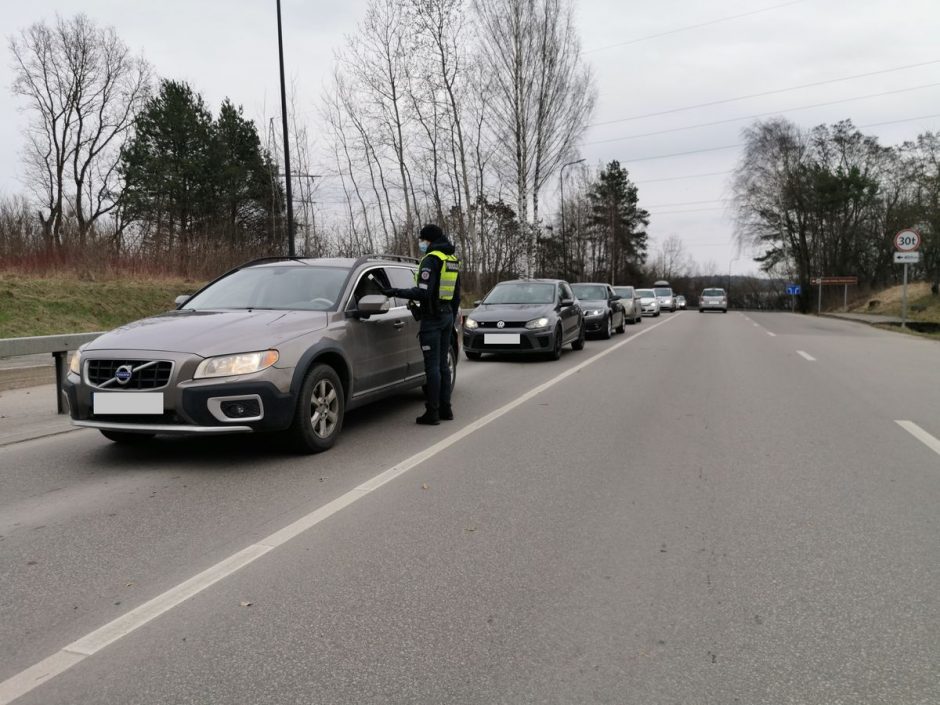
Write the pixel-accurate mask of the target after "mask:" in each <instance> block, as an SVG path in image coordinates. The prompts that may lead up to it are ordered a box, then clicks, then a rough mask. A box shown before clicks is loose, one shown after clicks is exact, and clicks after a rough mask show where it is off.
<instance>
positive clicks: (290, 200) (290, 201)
mask: <svg viewBox="0 0 940 705" xmlns="http://www.w3.org/2000/svg"><path fill="white" fill-rule="evenodd" d="M277 53H278V58H279V60H280V64H281V126H282V128H283V131H284V183H285V184H286V186H287V188H286V196H287V255H288V257H293V256H294V197H293V194H292V193H291V187H290V146H289V144H288V142H289V140H288V135H287V90H286V89H285V88H284V37H283V33H282V32H281V0H277Z"/></svg>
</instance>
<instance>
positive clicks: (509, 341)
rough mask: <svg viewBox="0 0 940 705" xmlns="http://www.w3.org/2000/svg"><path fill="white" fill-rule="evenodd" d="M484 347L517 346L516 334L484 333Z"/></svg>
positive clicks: (517, 336) (517, 335) (517, 338)
mask: <svg viewBox="0 0 940 705" xmlns="http://www.w3.org/2000/svg"><path fill="white" fill-rule="evenodd" d="M483 344H484V345H518V344H519V334H518V333H484V335H483Z"/></svg>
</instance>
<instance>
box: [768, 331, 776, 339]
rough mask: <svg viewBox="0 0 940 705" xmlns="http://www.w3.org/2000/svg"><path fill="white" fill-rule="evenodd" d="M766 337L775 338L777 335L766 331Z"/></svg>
mask: <svg viewBox="0 0 940 705" xmlns="http://www.w3.org/2000/svg"><path fill="white" fill-rule="evenodd" d="M767 335H769V336H770V337H771V338H776V337H777V334H776V333H771V332H770V331H767Z"/></svg>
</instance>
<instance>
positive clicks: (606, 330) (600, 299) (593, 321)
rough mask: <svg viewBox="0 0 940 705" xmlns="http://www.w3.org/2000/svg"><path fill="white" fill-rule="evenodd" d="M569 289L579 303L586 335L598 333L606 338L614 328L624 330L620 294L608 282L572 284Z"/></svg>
mask: <svg viewBox="0 0 940 705" xmlns="http://www.w3.org/2000/svg"><path fill="white" fill-rule="evenodd" d="M571 290H572V291H573V292H574V295H575V296H576V297H578V301H579V302H580V303H581V311H582V312H583V313H584V328H585V331H586V332H587V334H588V335H599V336H600V337H602V338H604V339H605V340H608V339H610V337H611V336H612V335H613V334H614V330H616V331H617V332H618V333H624V332H626V330H627V325H626V324H627V314H626V312H625V311H624V310H623V304H622V303H621V301H620V295H619V294H617V293H616V292H615V291H614V290H613V288H612V287H611V286H610V284H599V283H583V284H572V285H571Z"/></svg>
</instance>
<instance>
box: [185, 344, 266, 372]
mask: <svg viewBox="0 0 940 705" xmlns="http://www.w3.org/2000/svg"><path fill="white" fill-rule="evenodd" d="M277 360H278V354H277V350H262V351H260V352H250V353H239V354H238V355H222V356H220V357H210V358H207V359H205V360H203V361H202V362H200V363H199V367H197V368H196V373H195V374H194V375H193V379H205V378H206V377H233V376H235V375H248V374H251V373H252V372H260V371H261V370H266V369H267V368H269V367H270V366H271V365H273V364H274V363H275V362H277Z"/></svg>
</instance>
